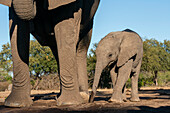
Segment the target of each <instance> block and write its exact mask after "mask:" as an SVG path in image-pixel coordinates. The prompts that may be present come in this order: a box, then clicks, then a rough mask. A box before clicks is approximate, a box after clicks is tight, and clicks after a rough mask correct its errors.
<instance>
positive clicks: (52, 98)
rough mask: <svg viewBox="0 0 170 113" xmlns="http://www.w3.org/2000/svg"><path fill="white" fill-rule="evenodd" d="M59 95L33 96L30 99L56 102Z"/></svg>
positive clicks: (53, 93)
mask: <svg viewBox="0 0 170 113" xmlns="http://www.w3.org/2000/svg"><path fill="white" fill-rule="evenodd" d="M59 95H60V93H55V92H52V93H44V94H33V95H31V97H32V98H33V99H32V100H33V101H37V100H57V98H58V97H59Z"/></svg>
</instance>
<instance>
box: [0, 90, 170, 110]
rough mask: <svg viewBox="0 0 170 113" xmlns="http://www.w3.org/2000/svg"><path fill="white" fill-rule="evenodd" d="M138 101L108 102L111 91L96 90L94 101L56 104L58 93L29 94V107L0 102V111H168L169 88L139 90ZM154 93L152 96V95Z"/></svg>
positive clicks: (169, 106) (169, 103) (169, 104)
mask: <svg viewBox="0 0 170 113" xmlns="http://www.w3.org/2000/svg"><path fill="white" fill-rule="evenodd" d="M139 94H146V96H142V97H140V99H141V101H140V102H130V101H128V102H125V103H108V102H107V100H108V99H109V98H110V96H111V92H107V91H101V92H97V96H96V98H95V101H94V103H87V104H81V105H73V106H56V104H57V102H56V96H57V95H59V94H58V93H54V92H53V93H48V94H35V95H31V97H32V98H33V101H34V104H33V105H32V106H31V107H29V108H9V107H5V106H4V105H3V103H0V113H31V112H32V113H67V112H69V113H170V102H169V101H170V90H163V89H159V90H140V91H139ZM153 95H154V96H153Z"/></svg>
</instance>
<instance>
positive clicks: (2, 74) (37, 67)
mask: <svg viewBox="0 0 170 113" xmlns="http://www.w3.org/2000/svg"><path fill="white" fill-rule="evenodd" d="M143 45H144V46H143V47H144V48H143V50H144V53H143V61H142V66H141V73H140V76H139V86H146V85H168V84H169V83H170V41H169V40H164V42H159V41H157V40H155V39H146V40H145V41H144V42H143ZM96 47H97V43H95V44H94V47H93V48H91V50H90V52H89V54H88V55H87V71H88V77H89V87H91V86H92V82H93V77H94V73H95V64H96V54H95V51H96ZM29 60H30V63H29V71H30V76H31V78H32V79H31V80H32V81H31V83H32V85H35V83H36V82H35V81H36V80H41V78H42V77H43V76H48V75H57V72H58V70H57V69H58V66H57V63H56V61H55V57H54V56H53V54H52V52H51V50H50V49H49V48H48V47H46V46H44V47H43V46H40V44H39V43H38V42H37V41H36V40H31V43H30V57H29ZM12 69H13V67H12V55H11V48H10V44H9V43H7V44H4V45H2V51H1V52H0V81H10V80H11V79H12V77H11V76H10V75H11V72H12ZM109 74H110V73H109V69H108V68H106V69H105V70H104V71H103V73H102V76H101V81H100V83H99V87H100V88H105V87H107V88H110V87H112V85H111V79H110V75H109ZM127 86H130V80H128V83H127Z"/></svg>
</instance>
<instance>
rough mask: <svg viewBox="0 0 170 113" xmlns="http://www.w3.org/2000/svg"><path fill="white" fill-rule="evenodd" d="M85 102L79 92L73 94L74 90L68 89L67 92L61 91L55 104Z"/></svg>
mask: <svg viewBox="0 0 170 113" xmlns="http://www.w3.org/2000/svg"><path fill="white" fill-rule="evenodd" d="M83 103H85V102H84V101H83V99H82V97H81V96H80V93H77V94H75V92H74V91H68V92H67V93H66V92H65V93H62V94H61V95H60V97H59V98H58V99H57V105H58V106H62V105H78V104H83Z"/></svg>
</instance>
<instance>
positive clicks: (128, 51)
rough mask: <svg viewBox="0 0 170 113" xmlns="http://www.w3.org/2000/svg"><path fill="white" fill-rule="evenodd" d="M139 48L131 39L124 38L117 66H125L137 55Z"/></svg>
mask: <svg viewBox="0 0 170 113" xmlns="http://www.w3.org/2000/svg"><path fill="white" fill-rule="evenodd" d="M137 50H138V47H137V45H136V44H135V41H133V40H131V37H124V38H123V39H122V42H121V44H120V52H119V55H118V61H117V66H118V67H120V66H122V65H124V64H125V63H126V62H127V61H128V60H129V59H130V58H132V57H133V56H134V55H136V54H137Z"/></svg>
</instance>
